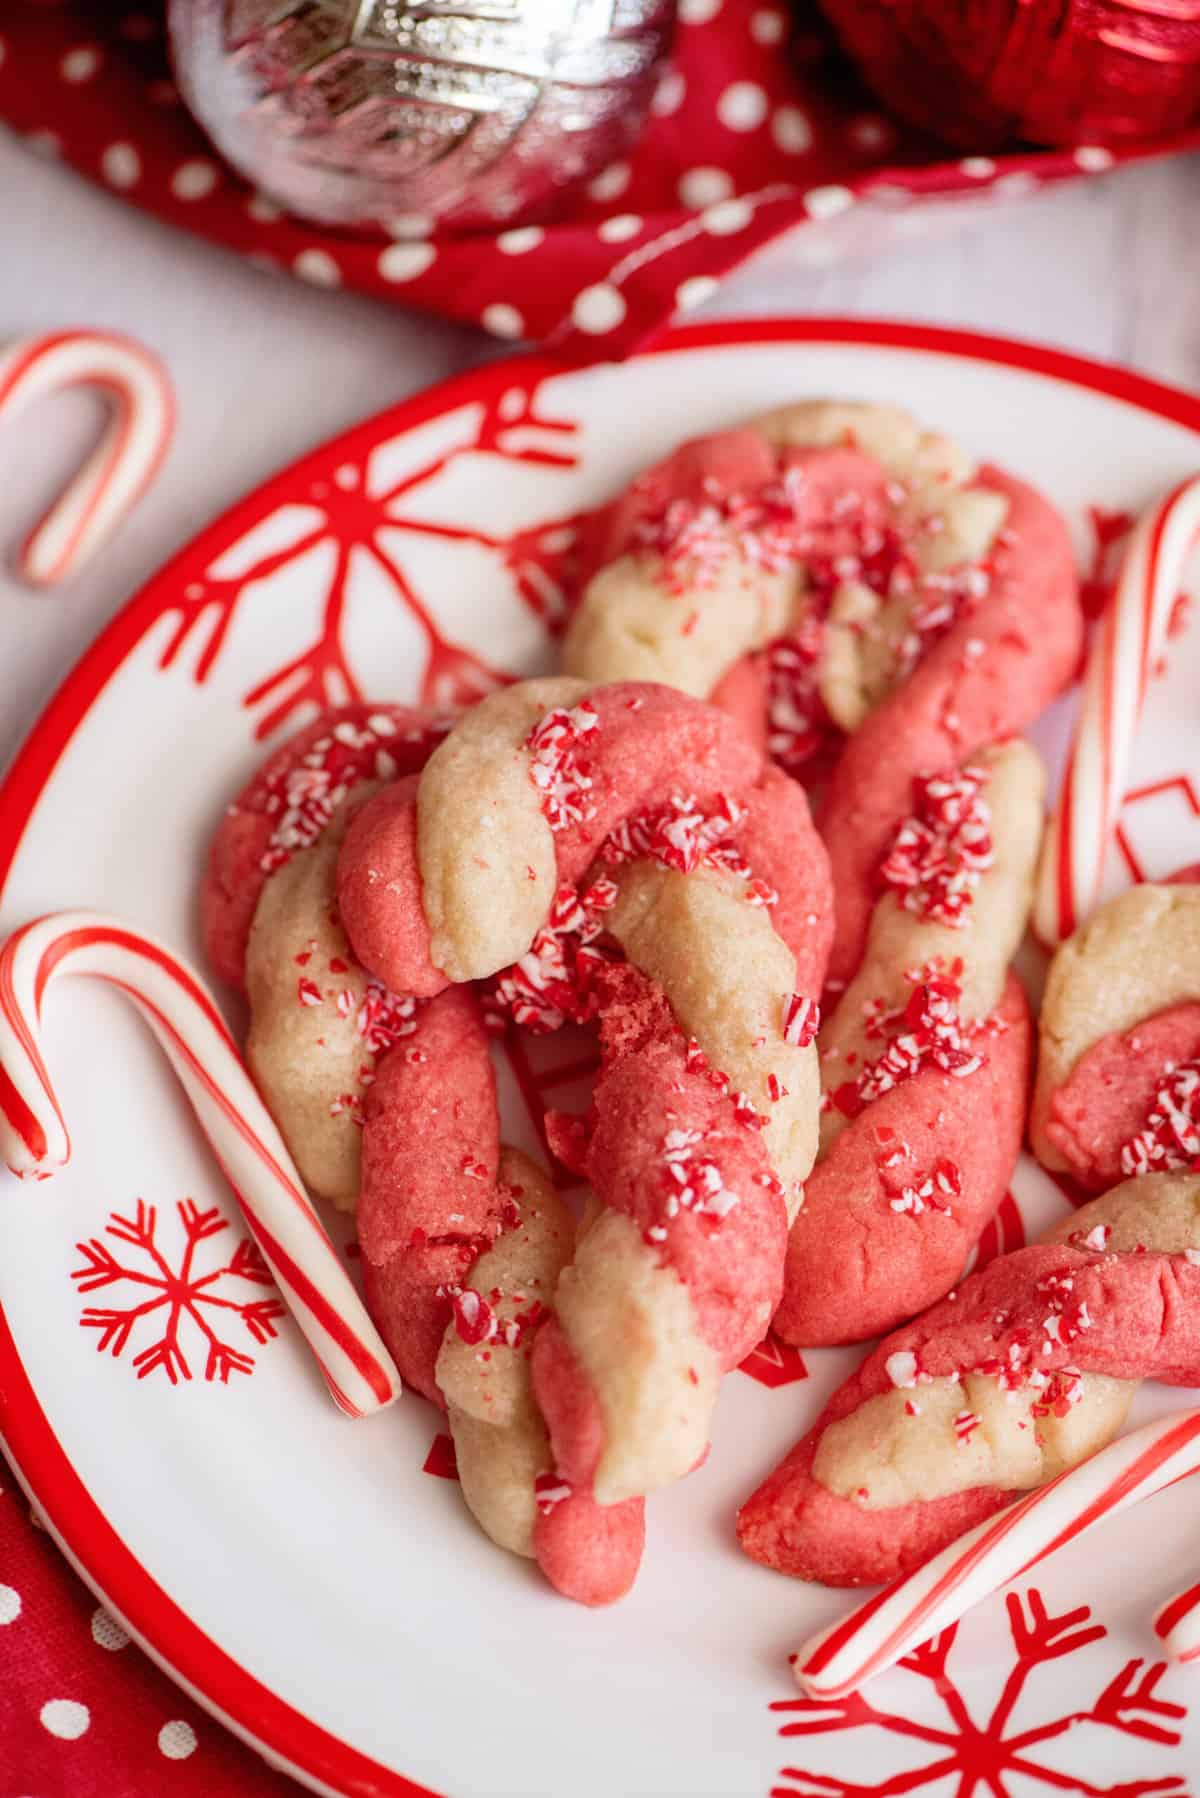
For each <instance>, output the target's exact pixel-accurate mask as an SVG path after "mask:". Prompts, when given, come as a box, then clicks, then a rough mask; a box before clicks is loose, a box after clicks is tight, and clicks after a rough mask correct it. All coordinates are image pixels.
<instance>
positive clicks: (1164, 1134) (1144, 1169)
mask: <svg viewBox="0 0 1200 1798" xmlns="http://www.w3.org/2000/svg"><path fill="white" fill-rule="evenodd" d="M1179 1168H1191V1169H1194V1170H1200V1060H1192V1061H1184V1062H1180V1063H1179V1065H1178V1066H1177V1067H1172V1068H1168V1069H1167V1072H1166V1076H1165V1078H1164V1079H1163V1081H1162V1083H1161V1085H1160V1086H1159V1088H1158V1091H1157V1092H1156V1093H1155V1095H1154V1101H1153V1103H1152V1105H1151V1107H1150V1111H1149V1114H1148V1116H1147V1118H1146V1122H1145V1124H1144V1125H1143V1127H1142V1128H1141V1129H1140V1130H1139V1131H1138V1133H1137V1135H1136V1136H1131V1137H1130V1139H1129V1141H1128V1142H1127V1143H1125V1144H1124V1145H1123V1147H1122V1149H1121V1172H1122V1173H1123V1174H1126V1175H1133V1174H1147V1173H1150V1172H1151V1171H1154V1172H1157V1173H1170V1172H1173V1171H1174V1170H1176V1169H1179Z"/></svg>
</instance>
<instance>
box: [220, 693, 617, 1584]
mask: <svg viewBox="0 0 1200 1798" xmlns="http://www.w3.org/2000/svg"><path fill="white" fill-rule="evenodd" d="M445 733H446V727H445V725H444V723H443V722H442V721H439V720H438V719H436V718H430V717H427V716H425V715H423V714H420V713H414V712H411V711H409V710H406V709H404V708H393V707H377V708H371V709H368V708H363V707H354V708H343V709H342V710H340V711H339V712H337V713H333V714H327V715H326V716H325V717H323V718H322V719H319V720H318V721H317V722H316V723H315V724H314V725H313V726H311V727H309V728H308V729H307V730H305V731H303V732H301V733H300V734H299V735H298V736H297V737H296V738H293V739H292V741H291V742H290V743H289V744H285V745H284V747H283V748H282V749H281V750H280V751H278V752H277V753H276V754H275V755H274V756H273V757H272V758H271V759H270V760H269V761H268V763H267V764H266V766H265V767H264V768H263V769H262V770H261V771H260V772H259V773H258V774H257V775H256V776H255V777H254V778H253V779H252V780H251V782H250V783H249V785H248V786H247V788H246V789H245V791H244V792H243V794H242V795H241V797H240V798H239V800H238V801H236V802H235V804H234V805H233V806H232V807H231V808H230V809H229V811H228V813H227V814H226V817H225V819H224V820H223V822H222V825H221V827H220V829H219V831H218V834H217V837H216V840H215V842H214V844H213V847H212V851H211V854H210V857H209V864H208V874H207V878H206V883H205V887H204V892H203V900H202V914H203V924H204V930H205V936H206V938H207V940H208V942H209V944H210V947H211V949H212V952H213V954H214V958H215V959H216V960H217V961H218V964H219V965H220V966H221V967H222V970H223V971H226V972H232V973H234V974H235V976H240V978H241V982H242V984H244V986H245V990H246V994H247V998H248V1000H249V1004H250V1029H249V1034H248V1039H247V1056H248V1060H249V1063H250V1066H251V1069H252V1071H253V1073H254V1075H255V1078H256V1080H257V1082H258V1084H259V1087H260V1090H261V1091H262V1092H263V1094H264V1096H265V1097H266V1099H267V1102H268V1105H269V1106H270V1109H271V1111H272V1113H273V1115H274V1116H275V1118H276V1120H277V1122H278V1123H279V1125H280V1127H281V1129H282V1130H283V1133H284V1135H285V1137H286V1138H287V1140H288V1141H289V1143H290V1145H291V1146H292V1149H293V1152H294V1153H295V1155H296V1158H297V1161H298V1163H299V1164H300V1166H301V1168H302V1171H303V1173H304V1176H305V1179H306V1181H307V1183H308V1184H309V1185H310V1186H311V1187H312V1188H313V1190H314V1191H317V1192H319V1193H321V1194H322V1196H324V1197H326V1198H328V1199H330V1200H331V1201H332V1202H333V1203H334V1204H336V1205H339V1206H340V1207H342V1208H343V1209H346V1210H355V1211H356V1212H357V1228H358V1236H359V1243H360V1247H361V1250H362V1257H363V1263H362V1264H363V1277H364V1287H365V1293H366V1299H367V1305H368V1309H369V1311H370V1313H371V1316H372V1318H373V1319H374V1321H375V1323H376V1325H377V1327H378V1329H379V1331H380V1334H381V1335H382V1337H383V1339H384V1341H385V1342H386V1344H387V1346H388V1349H389V1351H390V1353H391V1354H392V1356H393V1358H394V1359H395V1361H396V1363H397V1365H398V1366H399V1367H400V1369H401V1372H402V1374H403V1376H404V1378H405V1380H406V1382H407V1383H408V1384H409V1385H410V1386H411V1387H413V1388H414V1389H415V1390H417V1391H418V1392H420V1393H421V1394H423V1396H425V1397H426V1398H428V1399H430V1400H431V1401H432V1402H433V1403H434V1404H436V1405H438V1406H440V1407H442V1408H445V1409H448V1410H450V1411H451V1412H452V1413H453V1415H452V1428H453V1429H454V1431H455V1435H456V1438H461V1439H462V1443H463V1453H464V1457H465V1461H466V1464H467V1467H468V1470H469V1471H468V1472H467V1473H466V1474H465V1476H464V1493H465V1496H466V1497H467V1500H468V1503H469V1505H470V1507H471V1509H472V1510H473V1511H474V1512H475V1514H476V1516H477V1517H478V1519H479V1521H480V1523H481V1525H482V1527H483V1528H484V1529H485V1530H486V1531H487V1533H488V1534H490V1535H492V1536H493V1537H494V1539H495V1540H496V1541H498V1542H499V1543H500V1545H501V1546H502V1547H506V1548H515V1549H516V1550H517V1552H520V1553H532V1552H534V1551H535V1550H534V1544H533V1538H532V1534H531V1532H530V1530H528V1529H527V1530H525V1531H524V1533H523V1534H522V1533H521V1532H517V1534H516V1535H514V1529H513V1525H512V1521H511V1519H512V1515H513V1512H514V1507H515V1508H516V1510H518V1511H521V1512H522V1514H523V1515H524V1514H527V1513H529V1512H531V1511H535V1510H536V1505H537V1503H538V1496H537V1489H536V1480H537V1478H538V1477H540V1476H541V1475H542V1474H543V1473H546V1472H548V1462H547V1467H546V1468H542V1467H541V1466H540V1465H539V1466H538V1467H533V1466H532V1463H531V1460H530V1456H531V1453H532V1449H531V1447H530V1443H531V1441H533V1440H534V1439H536V1437H537V1431H538V1430H541V1429H542V1426H541V1423H540V1420H539V1419H536V1418H534V1417H531V1415H530V1408H531V1406H532V1405H533V1401H532V1398H531V1397H529V1396H528V1392H527V1393H526V1398H525V1399H524V1400H523V1401H522V1403H521V1404H520V1405H517V1404H516V1401H515V1399H513V1400H512V1406H513V1407H515V1410H514V1416H513V1417H512V1418H511V1419H510V1420H509V1424H508V1425H506V1427H505V1429H504V1431H503V1432H501V1433H500V1434H496V1433H495V1432H494V1431H493V1432H489V1433H486V1434H483V1435H481V1434H480V1431H479V1429H478V1428H476V1427H475V1425H476V1424H478V1422H479V1419H478V1417H477V1416H476V1413H477V1412H478V1410H479V1404H481V1403H483V1402H484V1401H483V1400H482V1399H481V1400H479V1403H476V1404H475V1405H474V1407H473V1406H472V1402H471V1399H470V1394H469V1391H468V1390H467V1387H466V1386H465V1385H464V1381H465V1380H466V1378H467V1376H466V1372H465V1371H464V1368H463V1367H462V1365H461V1356H459V1357H458V1362H457V1363H456V1358H455V1352H454V1345H455V1344H458V1345H459V1347H460V1348H462V1349H463V1352H464V1353H466V1354H468V1355H469V1356H470V1357H473V1358H476V1359H477V1360H478V1361H479V1363H480V1364H481V1365H485V1366H486V1365H488V1364H490V1363H492V1362H493V1360H495V1359H496V1358H497V1357H500V1356H505V1357H506V1358H507V1360H508V1361H509V1363H510V1364H511V1367H510V1374H509V1386H510V1387H511V1385H512V1381H513V1379H514V1378H517V1377H518V1376H517V1374H516V1373H514V1372H513V1371H512V1369H515V1368H516V1365H517V1363H516V1355H515V1351H516V1349H517V1347H518V1343H517V1341H516V1339H515V1336H516V1335H519V1334H520V1331H521V1326H520V1325H519V1323H518V1322H517V1321H516V1319H515V1318H514V1317H512V1316H503V1315H499V1314H498V1313H497V1312H496V1311H495V1310H494V1309H493V1307H492V1302H491V1300H489V1298H488V1297H487V1296H486V1294H488V1293H489V1292H493V1291H494V1289H496V1288H497V1287H498V1286H499V1285H501V1284H503V1283H504V1279H503V1276H504V1270H505V1269H506V1268H507V1269H508V1271H509V1273H510V1274H511V1275H514V1276H515V1275H516V1274H518V1273H519V1274H520V1277H521V1278H522V1279H523V1280H525V1283H526V1284H530V1283H532V1284H533V1285H534V1287H543V1288H544V1289H545V1290H544V1297H543V1300H542V1301H540V1309H542V1310H544V1309H545V1308H546V1307H547V1306H548V1304H549V1302H550V1301H551V1300H552V1296H553V1292H552V1289H553V1282H554V1277H555V1276H556V1274H557V1271H558V1264H557V1263H555V1262H553V1260H552V1261H551V1264H550V1265H549V1266H548V1267H547V1268H546V1270H545V1272H544V1274H538V1273H537V1271H536V1263H537V1260H538V1256H539V1255H540V1256H541V1258H542V1260H543V1261H544V1260H545V1258H546V1255H547V1254H548V1253H550V1250H551V1249H552V1247H553V1240H554V1232H553V1231H552V1230H551V1231H549V1233H548V1232H547V1230H546V1229H545V1228H542V1229H541V1231H540V1234H539V1223H540V1222H541V1220H542V1219H544V1216H545V1214H546V1212H547V1208H548V1205H549V1204H550V1200H547V1199H546V1197H545V1190H546V1189H545V1181H544V1178H543V1177H542V1176H541V1175H540V1174H538V1172H537V1170H536V1169H533V1168H532V1165H531V1164H524V1163H522V1164H521V1168H522V1175H523V1177H522V1179H521V1180H520V1181H519V1182H518V1181H517V1180H515V1179H514V1178H512V1177H511V1174H510V1175H509V1176H508V1177H505V1178H501V1173H500V1169H501V1154H502V1151H501V1146H500V1141H499V1116H498V1112H497V1106H496V1095H495V1087H494V1080H493V1075H492V1070H491V1064H490V1060H489V1054H488V1038H487V1035H486V1032H485V1030H484V1028H483V1024H482V1020H481V1017H480V1013H479V1008H478V1004H477V1001H476V999H475V997H474V995H473V993H472V992H471V990H470V989H469V988H467V987H458V986H456V987H448V988H447V989H446V990H444V991H443V992H442V993H440V994H438V995H436V996H434V997H433V998H430V999H416V998H413V997H411V996H409V995H404V996H397V995H395V994H393V993H391V992H389V991H388V990H387V989H386V988H384V987H383V986H382V985H381V984H380V983H379V982H378V981H377V980H375V979H373V978H372V977H370V976H368V975H367V974H366V972H365V970H364V969H363V968H362V967H361V965H360V964H359V962H358V961H357V959H356V958H355V956H354V953H353V951H352V949H351V948H350V945H349V942H348V939H347V937H346V934H345V931H344V929H343V927H342V925H341V922H340V919H339V917H338V914H337V901H336V871H337V862H338V855H339V851H340V848H341V844H342V840H343V837H344V835H345V832H346V829H347V826H348V824H349V822H350V821H351V819H352V817H353V816H354V814H355V812H356V811H357V810H358V809H359V808H360V807H361V806H362V805H363V804H364V803H366V802H368V801H369V800H370V798H371V797H372V795H373V794H374V793H375V792H376V791H379V790H380V787H381V782H384V781H395V783H396V784H397V785H400V786H403V784H404V782H405V780H406V778H408V776H407V772H406V771H407V769H408V768H411V767H413V766H414V765H415V766H420V764H421V763H422V762H423V761H424V760H425V759H426V758H427V756H428V754H429V753H430V750H431V748H432V747H433V745H434V744H435V743H436V742H438V741H440V740H441V738H442V737H444V735H445ZM503 1153H504V1155H505V1156H506V1158H507V1161H508V1163H509V1164H514V1160H513V1152H512V1151H503ZM517 1159H518V1160H519V1158H517ZM523 1191H531V1192H533V1193H534V1194H535V1197H536V1200H537V1202H536V1203H535V1204H533V1208H532V1210H527V1209H526V1208H524V1207H523V1205H522V1203H521V1201H520V1194H521V1193H522V1192H523ZM551 1199H553V1195H552V1194H551ZM554 1203H555V1204H556V1203H557V1201H556V1200H554ZM568 1222H569V1220H568ZM560 1234H561V1231H560ZM527 1236H528V1244H527V1242H526V1237H527ZM531 1260H532V1262H533V1263H534V1265H533V1266H530V1262H531ZM492 1264H494V1265H492ZM472 1282H474V1284H472ZM481 1285H482V1288H483V1292H482V1293H481V1292H480V1290H479V1288H480V1286H481ZM513 1290H514V1291H515V1287H514V1288H513ZM538 1315H540V1311H535V1310H534V1309H532V1308H530V1309H527V1311H526V1312H525V1313H524V1316H525V1323H526V1325H527V1326H532V1324H533V1323H534V1322H535V1321H536V1317H537V1316H538ZM514 1333H515V1334H514ZM494 1338H495V1339H496V1340H493V1339H494ZM530 1348H531V1340H530V1341H529V1342H527V1343H526V1344H525V1347H524V1349H523V1351H522V1366H521V1370H520V1374H519V1378H520V1380H521V1381H523V1384H524V1388H526V1389H527V1388H528V1387H529V1383H530V1382H529V1373H528V1370H527V1368H525V1366H524V1361H525V1360H526V1359H527V1357H528V1355H529V1352H530ZM443 1364H444V1365H445V1367H446V1368H449V1369H454V1367H455V1366H456V1365H457V1373H456V1374H455V1375H454V1381H453V1384H454V1391H455V1392H456V1393H457V1394H458V1397H459V1400H461V1402H460V1403H458V1404H457V1406H455V1405H454V1404H453V1403H452V1401H451V1400H449V1399H448V1398H447V1395H446V1394H445V1393H444V1392H443V1390H442V1385H441V1381H440V1377H439V1369H441V1368H442V1367H443ZM447 1377H449V1375H448V1376H447ZM485 1384H486V1382H485ZM511 1398H512V1395H511V1392H510V1399H511ZM510 1408H511V1407H510ZM517 1411H519V1413H520V1415H519V1417H518V1416H517V1415H516V1412H517ZM486 1415H487V1413H486V1411H485V1412H484V1416H485V1417H486ZM473 1419H474V1420H475V1421H474V1423H473V1421H472V1420H473ZM535 1424H536V1427H535ZM542 1435H543V1437H544V1430H543V1431H542ZM543 1458H544V1457H543ZM524 1475H528V1480H527V1486H528V1490H527V1491H524V1492H523V1494H522V1493H521V1492H519V1491H518V1488H519V1486H520V1480H521V1478H522V1477H523V1476H524ZM551 1484H553V1482H551ZM559 1510H560V1514H559V1516H558V1518H557V1520H556V1522H555V1524H554V1525H553V1527H552V1528H551V1527H547V1528H546V1529H544V1530H542V1529H540V1528H539V1530H538V1532H537V1533H538V1536H539V1538H541V1537H542V1536H544V1538H545V1539H544V1541H541V1542H540V1545H539V1546H538V1547H537V1551H536V1552H537V1553H538V1558H539V1560H541V1561H542V1563H543V1565H544V1566H545V1568H546V1571H547V1574H548V1577H550V1579H551V1580H552V1582H553V1583H554V1584H555V1585H556V1586H557V1587H558V1588H559V1589H560V1590H562V1591H564V1592H566V1593H567V1594H568V1595H570V1596H572V1597H574V1598H577V1599H579V1600H580V1601H582V1602H584V1603H587V1604H603V1603H607V1602H610V1601H611V1600H612V1599H614V1598H617V1597H620V1596H621V1595H622V1594H623V1593H624V1592H625V1591H627V1590H628V1588H629V1585H630V1584H631V1583H632V1580H633V1577H634V1575H635V1574H636V1571H637V1566H638V1562H639V1559H640V1555H641V1548H642V1541H643V1535H644V1526H643V1521H642V1515H641V1507H640V1505H636V1506H621V1507H616V1508H614V1510H613V1511H611V1512H610V1513H608V1514H606V1515H603V1516H597V1515H596V1507H595V1505H594V1504H593V1503H592V1501H591V1500H590V1499H588V1498H587V1497H586V1496H585V1495H582V1494H581V1495H579V1496H578V1498H575V1497H572V1498H571V1501H570V1503H568V1504H566V1505H564V1506H561V1507H559ZM506 1520H507V1521H506Z"/></svg>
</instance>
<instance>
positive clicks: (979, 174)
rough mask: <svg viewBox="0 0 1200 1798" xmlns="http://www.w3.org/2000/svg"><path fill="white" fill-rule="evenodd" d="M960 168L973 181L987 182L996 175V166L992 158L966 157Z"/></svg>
mask: <svg viewBox="0 0 1200 1798" xmlns="http://www.w3.org/2000/svg"><path fill="white" fill-rule="evenodd" d="M958 166H959V168H960V169H961V170H962V172H963V174H964V175H969V176H970V177H971V179H972V181H986V180H988V178H989V177H990V176H992V175H994V174H995V173H996V165H995V163H994V162H993V161H992V159H991V157H990V156H964V157H963V159H962V161H961V162H960V163H959V165H958Z"/></svg>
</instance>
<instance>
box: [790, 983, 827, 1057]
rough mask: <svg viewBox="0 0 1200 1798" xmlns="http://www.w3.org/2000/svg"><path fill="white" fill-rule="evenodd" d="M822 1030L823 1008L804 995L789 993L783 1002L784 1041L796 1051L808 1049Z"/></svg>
mask: <svg viewBox="0 0 1200 1798" xmlns="http://www.w3.org/2000/svg"><path fill="white" fill-rule="evenodd" d="M820 1028H821V1007H820V1006H819V1005H818V1004H817V1001H816V1000H815V999H807V998H805V996H804V994H803V993H789V995H788V997H787V998H786V999H785V1000H784V1002H783V1040H784V1042H785V1043H791V1045H792V1047H793V1048H794V1049H807V1048H808V1045H809V1044H810V1043H812V1042H815V1041H816V1037H817V1032H818V1030H820Z"/></svg>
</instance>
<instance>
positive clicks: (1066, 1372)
mask: <svg viewBox="0 0 1200 1798" xmlns="http://www.w3.org/2000/svg"><path fill="white" fill-rule="evenodd" d="M1083 1392H1084V1387H1083V1375H1082V1374H1081V1373H1080V1372H1079V1371H1078V1369H1077V1368H1074V1367H1061V1368H1059V1369H1058V1370H1057V1371H1056V1372H1054V1373H1052V1374H1051V1375H1050V1376H1049V1378H1048V1379H1047V1380H1046V1383H1045V1385H1044V1386H1042V1387H1041V1388H1040V1391H1039V1394H1038V1397H1037V1399H1036V1400H1035V1402H1034V1404H1033V1405H1032V1406H1031V1407H1030V1409H1031V1411H1032V1413H1033V1415H1034V1417H1065V1416H1066V1415H1067V1413H1068V1411H1070V1410H1071V1408H1072V1406H1074V1405H1077V1404H1078V1403H1079V1401H1080V1399H1082V1397H1083Z"/></svg>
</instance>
